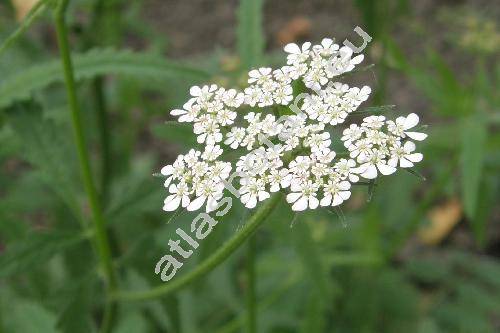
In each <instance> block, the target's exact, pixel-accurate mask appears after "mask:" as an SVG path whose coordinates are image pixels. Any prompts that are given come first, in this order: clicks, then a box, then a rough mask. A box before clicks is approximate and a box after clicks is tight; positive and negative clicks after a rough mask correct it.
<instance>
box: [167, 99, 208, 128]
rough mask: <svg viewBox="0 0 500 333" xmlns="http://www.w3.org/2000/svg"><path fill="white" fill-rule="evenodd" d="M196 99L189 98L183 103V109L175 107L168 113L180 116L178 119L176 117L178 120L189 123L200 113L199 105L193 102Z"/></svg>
mask: <svg viewBox="0 0 500 333" xmlns="http://www.w3.org/2000/svg"><path fill="white" fill-rule="evenodd" d="M195 100H196V99H194V98H191V99H190V100H189V101H188V102H187V103H185V104H184V105H183V109H175V110H172V111H170V114H171V115H172V116H180V117H179V119H177V120H178V121H179V122H181V123H183V122H188V123H191V122H193V121H195V119H196V117H197V116H198V114H199V113H200V110H201V108H200V106H199V105H197V104H194V102H195Z"/></svg>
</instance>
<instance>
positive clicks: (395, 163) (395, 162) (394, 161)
mask: <svg viewBox="0 0 500 333" xmlns="http://www.w3.org/2000/svg"><path fill="white" fill-rule="evenodd" d="M387 164H389V165H390V166H391V167H397V166H398V158H397V157H393V158H391V159H389V161H388V162H387Z"/></svg>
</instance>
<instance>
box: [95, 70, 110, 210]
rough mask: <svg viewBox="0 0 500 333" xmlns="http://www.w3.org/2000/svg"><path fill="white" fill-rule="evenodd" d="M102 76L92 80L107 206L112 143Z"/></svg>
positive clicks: (102, 190)
mask: <svg viewBox="0 0 500 333" xmlns="http://www.w3.org/2000/svg"><path fill="white" fill-rule="evenodd" d="M103 81H104V80H103V78H102V77H96V78H94V80H93V81H92V88H93V90H94V96H95V99H96V114H97V124H98V128H99V137H100V140H101V150H102V151H101V156H102V163H101V202H102V205H103V206H105V205H106V203H107V201H108V196H109V183H110V181H111V176H112V174H111V143H110V135H109V121H108V119H109V117H108V112H107V111H106V102H105V100H104V82H103Z"/></svg>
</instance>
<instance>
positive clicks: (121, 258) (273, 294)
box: [0, 0, 500, 333]
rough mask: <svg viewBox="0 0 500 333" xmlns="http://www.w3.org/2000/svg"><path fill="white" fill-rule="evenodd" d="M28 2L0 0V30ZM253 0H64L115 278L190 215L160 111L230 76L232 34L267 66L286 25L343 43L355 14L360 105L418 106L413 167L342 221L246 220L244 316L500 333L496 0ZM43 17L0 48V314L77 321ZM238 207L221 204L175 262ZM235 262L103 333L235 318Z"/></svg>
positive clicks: (79, 282) (34, 325)
mask: <svg viewBox="0 0 500 333" xmlns="http://www.w3.org/2000/svg"><path fill="white" fill-rule="evenodd" d="M35 2H36V1H34V0H10V1H9V0H7V1H5V0H3V1H2V2H1V3H0V41H2V42H3V41H4V40H5V39H6V38H7V37H8V36H9V35H10V34H11V33H12V32H13V31H14V30H15V29H16V27H18V26H19V25H20V24H21V23H20V22H22V21H23V19H24V18H25V15H27V13H28V12H29V10H30V8H31V7H32V6H33V4H34V3H35ZM255 3H260V1H255ZM255 3H253V4H252V1H248V0H247V1H244V0H243V1H242V4H240V2H239V1H213V0H185V1H175V0H168V1H167V0H163V1H162V0H142V1H124V0H79V1H76V0H75V1H71V4H70V8H69V11H68V24H69V28H70V36H69V37H70V41H71V49H72V51H73V53H74V54H73V60H74V64H75V72H76V77H77V80H78V85H77V89H78V97H79V102H80V104H81V107H82V109H83V113H84V120H85V121H84V126H85V130H86V136H87V146H88V147H89V149H90V151H91V156H92V163H93V170H94V173H95V176H96V179H97V180H98V183H97V184H96V185H97V187H98V189H99V191H100V194H101V199H102V200H101V201H102V204H103V206H104V208H105V218H106V221H107V228H108V230H109V232H110V235H111V236H112V237H111V243H112V249H113V255H114V264H115V267H116V270H117V271H118V275H119V286H120V288H121V289H127V290H145V289H147V288H151V287H154V286H158V285H160V284H161V283H162V282H161V281H160V279H159V277H158V276H157V275H155V274H154V266H155V263H156V261H157V260H158V259H159V258H160V257H161V256H163V255H164V254H166V253H168V245H167V242H168V240H169V239H170V238H171V237H172V235H173V233H174V231H175V229H176V228H178V227H185V226H186V225H188V223H190V221H191V220H192V218H193V216H194V214H188V213H183V214H179V215H178V216H175V217H173V218H172V214H167V213H164V212H163V211H162V210H161V208H162V201H163V197H164V195H165V193H164V189H163V188H162V182H161V180H159V179H156V178H154V177H152V176H151V175H152V174H153V173H154V172H157V171H158V170H159V169H160V167H161V166H162V165H165V164H166V163H169V162H172V161H173V159H174V158H175V156H176V155H177V154H179V153H182V152H185V151H186V150H187V149H188V148H190V147H192V145H193V142H194V140H193V136H192V134H190V129H189V128H186V127H182V126H181V127H177V126H172V125H169V124H166V123H165V121H166V120H171V118H170V116H169V111H170V110H171V109H173V108H177V107H179V106H181V105H182V104H183V102H184V101H185V100H186V99H187V96H188V90H189V87H190V86H191V85H193V84H200V83H203V82H216V83H219V84H223V85H226V86H231V85H232V86H237V85H239V84H241V83H242V82H244V81H245V70H246V68H245V58H247V57H248V54H245V47H244V45H248V39H249V38H254V37H256V38H257V39H256V40H258V39H259V38H260V36H262V37H263V39H264V40H265V44H264V45H265V54H264V56H263V57H261V59H259V60H258V61H257V63H258V64H261V65H272V66H279V65H281V64H283V62H284V58H285V56H284V53H283V52H282V47H283V46H284V45H285V44H286V43H289V42H294V41H295V42H302V41H306V40H307V41H313V42H319V41H321V39H322V38H324V37H335V38H336V39H337V40H338V41H340V42H341V41H343V40H344V39H345V38H349V39H350V40H351V41H353V43H354V44H357V42H358V41H360V38H359V37H358V36H357V35H356V33H354V31H353V30H354V28H355V27H356V26H360V27H362V28H363V29H364V30H365V31H366V32H368V33H369V34H370V35H371V36H372V38H373V40H372V42H371V43H370V44H369V46H368V48H367V49H366V52H365V54H366V56H367V57H366V59H365V61H364V64H365V65H368V64H374V66H373V67H371V68H370V69H369V70H366V71H364V72H360V73H358V74H356V75H354V76H353V77H352V78H350V80H352V81H354V82H358V83H363V84H368V85H370V86H371V87H372V89H373V90H374V94H373V95H372V97H371V98H370V99H369V100H368V102H367V104H366V105H373V106H375V105H393V104H394V105H396V107H395V108H394V109H392V110H391V111H390V112H388V116H397V115H405V114H408V113H410V112H416V113H418V114H419V115H420V117H421V119H422V121H423V123H426V124H428V125H429V127H428V129H427V133H428V134H429V137H428V139H427V140H426V141H425V142H424V143H423V144H422V145H421V148H422V150H423V153H424V156H425V158H424V161H423V163H421V164H420V165H418V167H417V170H418V171H419V172H420V173H421V174H422V175H423V176H424V177H425V178H426V180H425V181H423V180H422V179H421V178H420V177H418V176H415V175H412V174H410V173H407V172H404V171H398V173H397V174H396V175H393V176H391V177H384V178H381V179H380V180H379V181H378V182H377V186H376V187H375V189H374V191H371V193H370V194H368V191H367V190H366V189H365V188H360V189H359V190H357V191H355V192H354V193H353V197H352V199H351V200H350V201H348V202H347V203H346V204H345V205H344V206H343V212H344V214H345V223H342V222H341V221H340V220H339V218H338V217H337V216H335V215H332V214H330V213H328V212H326V211H322V210H318V211H315V212H309V213H301V214H298V215H295V214H293V213H292V212H291V211H290V210H289V209H288V208H286V207H287V206H286V205H285V204H281V205H280V206H279V208H278V209H277V210H276V211H275V212H274V213H273V214H272V215H271V217H270V218H269V219H268V221H266V223H265V224H264V226H263V227H262V228H260V229H259V231H258V233H257V236H256V237H257V238H256V242H257V245H258V252H257V276H258V278H257V299H258V301H257V306H258V332H307V333H309V332H419V333H424V332H425V333H431V332H432V333H433V332H474V333H476V332H499V331H500V260H499V257H500V204H499V201H500V193H499V192H500V188H499V187H500V134H499V133H500V132H499V127H500V126H499V125H500V110H499V106H500V94H499V85H500V65H499V63H498V60H499V55H500V20H499V19H500V2H498V1H491V0H489V1H488V0H476V1H473V0H460V1H459V0H455V1H452V0H439V1H438V0H434V1H431V0H425V1H405V0H377V1H370V0H353V1H348V0H342V1H326V0H323V1H320V0H314V1H313V0H307V1H305V0H304V1H298V0H297V1H277V0H267V1H265V2H264V4H263V6H262V8H260V6H259V5H255ZM53 22H54V21H53V15H52V13H51V10H50V9H49V10H47V11H46V12H45V13H42V14H41V15H38V16H37V17H36V18H35V19H34V22H33V24H32V25H31V27H29V29H27V31H26V32H25V33H24V34H23V35H22V36H21V37H20V38H18V39H17V40H16V41H15V42H14V43H12V44H11V45H10V46H9V48H8V49H6V50H5V52H3V53H2V54H1V55H0V332H13V333H18V332H20V333H24V332H28V333H29V332H42V333H45V332H72V333H73V332H94V331H96V330H97V323H98V322H100V321H101V318H102V316H103V310H102V309H103V304H104V297H103V286H102V283H101V282H100V281H101V280H100V275H101V273H100V272H99V271H98V269H97V267H98V265H97V262H96V259H95V258H96V256H95V255H94V253H93V251H92V249H91V247H90V243H89V241H88V238H89V237H91V236H92V232H91V231H89V230H88V229H87V228H88V225H89V224H88V223H86V222H88V219H89V218H90V215H89V208H88V206H87V204H86V199H85V194H84V191H83V187H82V185H81V184H82V183H81V180H80V176H79V175H80V173H79V167H78V161H77V158H76V153H75V148H74V143H73V136H72V133H71V126H70V117H69V112H68V108H67V99H66V95H65V91H64V86H63V84H62V78H63V77H62V71H61V69H60V63H59V58H58V48H57V42H56V35H55V30H54V23H53ZM173 64H174V65H173ZM103 115H105V116H104V117H103ZM103 124H104V125H103ZM369 196H371V197H372V200H371V201H369V202H367V201H368V199H369ZM250 214H251V213H249V212H247V211H245V210H244V209H243V208H242V207H241V206H237V205H236V207H233V209H232V210H231V212H230V213H229V214H228V215H227V216H225V217H224V218H223V219H222V222H223V223H219V225H218V226H217V227H216V230H215V231H214V232H213V233H212V234H211V235H210V237H208V238H207V239H206V240H205V241H204V242H203V244H202V246H201V248H200V249H198V250H197V252H196V254H195V255H194V256H193V257H191V258H189V259H188V260H187V261H186V264H185V265H184V266H183V267H182V269H181V271H180V272H179V273H178V274H179V275H181V274H184V273H186V272H189V271H190V270H192V269H193V268H195V267H196V265H197V263H199V262H201V261H202V260H203V259H204V258H206V257H207V256H209V255H210V254H211V253H213V252H214V251H215V250H216V249H217V248H218V247H220V246H221V244H223V242H224V241H225V240H227V239H228V238H229V237H230V236H231V235H232V234H233V233H234V232H235V231H236V230H237V229H238V228H239V227H241V225H242V224H243V223H244V221H245V220H246V218H247V217H248V216H250ZM80 222H81V223H82V224H83V227H82V224H80ZM167 222H168V223H167ZM244 263H245V251H243V250H238V251H237V252H236V253H235V254H233V255H232V256H231V257H230V259H229V260H228V261H226V262H225V263H223V264H222V265H221V266H219V267H218V268H216V269H215V270H214V271H213V272H211V273H210V274H208V275H206V276H205V277H203V278H202V279H201V280H199V281H198V282H196V283H195V284H193V285H191V286H189V287H188V288H185V289H183V290H182V291H179V292H177V293H175V294H174V295H171V296H169V297H159V298H155V299H152V300H149V301H145V302H132V303H129V302H125V303H119V306H118V311H117V314H116V320H115V321H114V324H113V332H176V333H177V332H182V333H196V332H240V331H244V326H245V298H244V295H245V291H246V289H247V288H246V287H247V281H246V278H245V274H244ZM176 278H178V277H176Z"/></svg>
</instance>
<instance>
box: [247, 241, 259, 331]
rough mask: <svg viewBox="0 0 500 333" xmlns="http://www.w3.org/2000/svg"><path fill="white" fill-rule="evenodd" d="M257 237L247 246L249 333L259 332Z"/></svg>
mask: <svg viewBox="0 0 500 333" xmlns="http://www.w3.org/2000/svg"><path fill="white" fill-rule="evenodd" d="M255 242H256V240H255V236H252V237H250V238H249V239H248V244H247V262H246V264H247V311H248V313H247V316H248V318H247V325H248V326H247V332H248V333H255V332H257V329H256V326H257V312H256V309H255V307H256V305H255V302H256V301H255V300H256V298H257V297H256V287H255V280H256V274H255V248H256V244H255Z"/></svg>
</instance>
